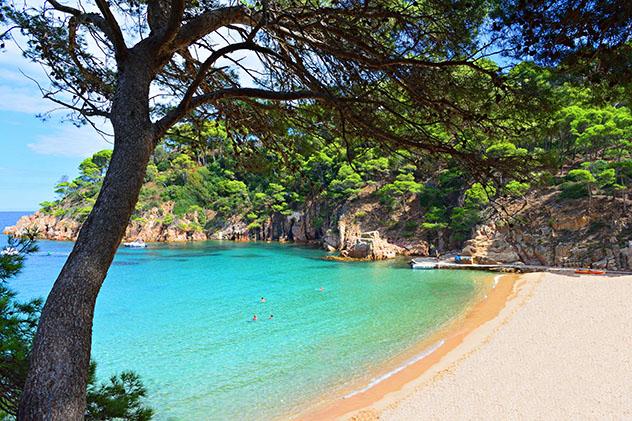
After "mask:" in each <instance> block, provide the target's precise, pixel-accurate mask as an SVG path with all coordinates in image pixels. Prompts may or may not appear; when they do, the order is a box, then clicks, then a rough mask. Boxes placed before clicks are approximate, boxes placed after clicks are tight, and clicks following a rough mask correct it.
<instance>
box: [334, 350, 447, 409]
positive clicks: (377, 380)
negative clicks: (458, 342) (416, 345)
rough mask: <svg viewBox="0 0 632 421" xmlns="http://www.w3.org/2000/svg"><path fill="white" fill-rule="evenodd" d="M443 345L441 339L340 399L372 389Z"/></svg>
mask: <svg viewBox="0 0 632 421" xmlns="http://www.w3.org/2000/svg"><path fill="white" fill-rule="evenodd" d="M444 343H445V340H444V339H441V340H440V341H439V342H437V343H436V344H434V345H432V346H431V347H430V348H427V349H425V350H424V351H423V352H421V353H420V354H418V355H415V356H414V357H412V358H411V359H409V360H407V361H406V362H404V363H403V364H402V365H400V366H399V367H397V368H395V369H393V370H391V371H389V372H388V373H385V374H383V375H381V376H379V377H376V378H374V379H373V380H371V381H370V382H369V384H367V385H366V386H364V387H363V388H361V389H356V390H354V391H353V392H351V393H348V394H346V395H344V396H343V397H342V399H348V398H350V397H352V396H355V395H357V394H359V393H364V392H366V391H367V390H369V389H371V388H373V387H374V386H376V385H378V384H380V383H382V382H383V381H384V380H386V379H388V378H389V377H392V376H393V375H395V374H397V373H399V372H400V371H402V370H403V369H405V368H406V367H409V366H411V365H413V364H415V363H416V362H417V361H421V360H423V359H424V358H426V357H427V356H428V355H430V354H432V353H433V352H435V351H436V350H437V349H439V348H440V347H441V346H442V345H443V344H444Z"/></svg>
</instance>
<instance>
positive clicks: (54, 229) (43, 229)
mask: <svg viewBox="0 0 632 421" xmlns="http://www.w3.org/2000/svg"><path fill="white" fill-rule="evenodd" d="M80 227H81V224H80V223H79V222H77V221H75V220H73V219H67V218H56V217H54V216H52V215H46V214H43V213H41V212H35V213H34V214H33V215H26V216H23V217H21V218H20V219H19V220H18V222H17V223H16V224H15V225H14V226H12V227H6V228H5V229H4V234H7V235H13V236H20V235H24V234H26V232H27V231H33V230H35V231H37V233H38V237H39V238H45V239H48V240H59V241H71V240H74V239H75V238H77V234H78V233H79V228H80Z"/></svg>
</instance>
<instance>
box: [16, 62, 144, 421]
mask: <svg viewBox="0 0 632 421" xmlns="http://www.w3.org/2000/svg"><path fill="white" fill-rule="evenodd" d="M137 63H138V66H129V67H128V68H127V69H126V71H122V72H121V75H120V76H119V81H118V89H117V92H116V94H115V96H114V100H113V104H112V110H111V115H112V118H111V120H112V126H113V128H114V152H113V154H112V159H111V162H110V165H109V168H108V170H107V173H106V175H105V179H104V182H103V186H102V188H101V192H100V193H99V197H98V198H97V201H96V203H95V205H94V208H93V209H92V211H91V212H90V215H89V216H88V219H87V220H86V221H85V222H84V224H83V226H82V228H81V231H80V232H79V236H78V238H77V242H76V243H75V245H74V247H73V250H72V253H71V254H70V256H69V257H68V260H67V261H66V264H65V265H64V267H63V269H62V271H61V273H60V274H59V277H58V278H57V280H56V281H55V284H54V285H53V288H52V290H51V292H50V294H49V296H48V299H47V300H46V304H45V305H44V308H43V310H42V314H41V317H40V321H39V325H38V329H37V335H36V337H35V342H34V346H33V350H32V353H31V356H30V368H29V372H28V376H27V381H26V385H25V388H24V392H23V394H22V398H21V402H20V408H19V412H18V419H19V420H28V421H31V420H33V421H34V420H38V421H39V420H42V421H43V420H47V421H57V420H60V421H62V420H63V421H73V420H76V421H79V420H83V419H84V416H85V407H86V387H87V380H88V368H89V364H90V349H91V342H92V318H93V314H94V306H95V302H96V298H97V294H98V293H99V290H100V288H101V285H102V284H103V280H104V279H105V276H106V274H107V271H108V269H109V267H110V264H111V262H112V259H113V258H114V254H115V252H116V249H117V247H118V246H119V245H120V242H121V239H122V238H123V235H124V234H125V229H126V227H127V224H128V222H129V218H130V216H131V214H132V211H133V210H134V207H135V205H136V201H137V200H138V194H139V191H140V188H141V186H142V184H143V180H144V177H145V170H146V167H147V163H148V161H149V157H150V155H151V153H152V151H153V148H154V144H155V142H154V137H155V134H154V129H153V126H152V124H151V122H150V120H149V105H148V96H149V83H150V77H149V72H147V71H144V70H146V66H147V64H146V63H142V62H141V61H137ZM132 69H133V70H132Z"/></svg>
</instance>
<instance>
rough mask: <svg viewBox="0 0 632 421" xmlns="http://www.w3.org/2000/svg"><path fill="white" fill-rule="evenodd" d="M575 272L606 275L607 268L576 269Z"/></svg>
mask: <svg viewBox="0 0 632 421" xmlns="http://www.w3.org/2000/svg"><path fill="white" fill-rule="evenodd" d="M575 273H577V274H578V275H605V274H606V271H605V270H597V269H576V270H575Z"/></svg>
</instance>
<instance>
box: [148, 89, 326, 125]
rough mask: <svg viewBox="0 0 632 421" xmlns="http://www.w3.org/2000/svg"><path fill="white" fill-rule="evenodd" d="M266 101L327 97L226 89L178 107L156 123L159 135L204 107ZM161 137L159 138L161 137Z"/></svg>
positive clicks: (316, 93) (292, 92)
mask: <svg viewBox="0 0 632 421" xmlns="http://www.w3.org/2000/svg"><path fill="white" fill-rule="evenodd" d="M228 98H230V99H238V98H244V99H265V100H270V101H296V100H299V99H326V98H327V97H326V96H325V95H324V94H322V93H319V92H314V91H291V92H286V91H272V90H267V89H259V88H224V89H218V90H216V91H213V92H210V93H208V94H203V95H198V96H195V97H193V98H191V100H190V101H189V103H188V105H187V106H186V107H180V106H178V107H176V108H174V109H173V110H171V111H170V112H168V113H167V114H165V116H164V117H163V118H161V119H160V120H158V121H157V122H156V123H155V127H156V131H157V133H159V134H160V136H162V135H163V134H164V133H165V132H166V131H167V130H168V129H169V128H170V127H171V126H173V125H174V124H175V123H177V122H178V121H179V120H180V119H181V118H182V117H184V116H185V115H186V114H187V113H189V112H191V111H192V110H194V109H196V108H197V107H200V106H202V105H205V104H208V103H211V102H215V101H219V100H222V99H228ZM160 136H159V137H160Z"/></svg>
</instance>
